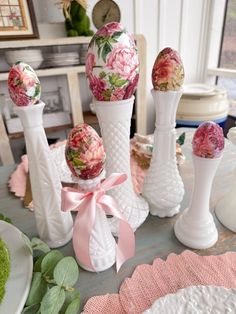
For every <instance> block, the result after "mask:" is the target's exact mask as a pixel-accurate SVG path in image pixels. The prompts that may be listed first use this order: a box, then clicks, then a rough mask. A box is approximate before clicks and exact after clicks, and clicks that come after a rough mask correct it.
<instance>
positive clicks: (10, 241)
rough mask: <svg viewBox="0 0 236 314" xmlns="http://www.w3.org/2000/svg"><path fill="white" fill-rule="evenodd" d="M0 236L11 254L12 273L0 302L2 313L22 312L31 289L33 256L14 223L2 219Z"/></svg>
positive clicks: (15, 313) (0, 312)
mask: <svg viewBox="0 0 236 314" xmlns="http://www.w3.org/2000/svg"><path fill="white" fill-rule="evenodd" d="M0 238H1V239H2V240H3V241H4V242H5V244H6V245H7V248H8V250H9V254H10V275H9V278H8V280H7V283H6V287H5V288H6V291H5V295H4V298H3V301H2V303H1V304H0V314H7V313H9V314H10V313H12V314H13V313H14V314H20V313H21V311H22V309H23V307H24V305H25V302H26V299H27V296H28V293H29V289H30V283H31V278H32V271H33V257H32V255H31V254H30V251H29V249H28V248H27V246H26V244H25V242H24V240H23V238H22V232H21V231H20V230H19V229H17V228H16V227H14V226H13V225H11V224H9V223H7V222H5V221H0Z"/></svg>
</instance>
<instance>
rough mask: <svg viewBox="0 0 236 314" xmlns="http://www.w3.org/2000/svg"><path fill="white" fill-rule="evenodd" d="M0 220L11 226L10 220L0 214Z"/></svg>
mask: <svg viewBox="0 0 236 314" xmlns="http://www.w3.org/2000/svg"><path fill="white" fill-rule="evenodd" d="M0 220H3V221H5V222H8V223H9V224H12V221H11V219H10V218H8V217H6V216H4V215H3V214H0Z"/></svg>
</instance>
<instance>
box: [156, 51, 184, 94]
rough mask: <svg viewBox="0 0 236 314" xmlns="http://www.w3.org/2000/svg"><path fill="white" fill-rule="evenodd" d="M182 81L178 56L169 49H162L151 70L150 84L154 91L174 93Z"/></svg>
mask: <svg viewBox="0 0 236 314" xmlns="http://www.w3.org/2000/svg"><path fill="white" fill-rule="evenodd" d="M183 81H184V67H183V63H182V60H181V58H180V55H179V53H178V52H177V51H175V50H173V49H171V48H165V49H163V50H162V51H161V52H160V53H159V54H158V56H157V58H156V60H155V63H154V65H153V69H152V84H153V88H154V89H155V90H159V91H164V92H167V91H176V90H179V89H180V88H181V86H182V85H183Z"/></svg>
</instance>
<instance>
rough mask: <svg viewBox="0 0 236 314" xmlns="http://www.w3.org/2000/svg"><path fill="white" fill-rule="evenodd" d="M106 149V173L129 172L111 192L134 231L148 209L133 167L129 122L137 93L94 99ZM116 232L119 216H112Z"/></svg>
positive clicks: (111, 221) (115, 232) (112, 224)
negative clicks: (136, 188)
mask: <svg viewBox="0 0 236 314" xmlns="http://www.w3.org/2000/svg"><path fill="white" fill-rule="evenodd" d="M93 102H94V105H95V110H96V114H97V117H98V121H99V125H100V128H101V133H102V139H103V144H104V148H105V151H106V164H105V169H106V175H107V176H110V175H111V174H112V173H114V172H120V173H126V174H127V176H128V179H127V180H126V182H124V183H123V184H122V185H121V186H119V187H117V188H116V189H115V190H114V191H110V192H109V194H110V195H111V196H113V197H114V199H115V200H116V201H117V203H118V205H119V207H120V208H121V211H122V213H123V214H124V216H125V218H126V219H127V221H128V223H129V224H130V226H131V227H132V229H133V230H134V231H135V230H136V229H137V228H138V227H139V226H140V225H141V224H142V223H143V222H144V220H145V219H146V217H147V215H148V213H149V207H148V203H147V202H146V201H145V200H144V199H143V198H142V197H141V196H138V195H137V194H136V193H135V192H134V189H133V184H132V178H131V170H130V124H131V115H132V111H133V103H134V96H132V97H131V98H129V99H125V100H119V101H98V100H96V99H94V100H93ZM110 226H111V230H112V233H113V234H117V231H118V230H117V228H118V224H117V219H116V218H111V219H110Z"/></svg>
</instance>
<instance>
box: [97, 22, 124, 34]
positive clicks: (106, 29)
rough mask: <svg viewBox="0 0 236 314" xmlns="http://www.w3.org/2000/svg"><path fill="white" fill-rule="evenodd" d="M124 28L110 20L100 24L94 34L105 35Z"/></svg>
mask: <svg viewBox="0 0 236 314" xmlns="http://www.w3.org/2000/svg"><path fill="white" fill-rule="evenodd" d="M123 30H124V28H123V26H122V25H121V24H120V23H117V22H111V23H108V24H105V25H104V26H102V27H101V28H100V29H99V30H98V31H97V33H96V36H101V37H107V36H110V35H112V34H113V33H115V32H120V31H123Z"/></svg>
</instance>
